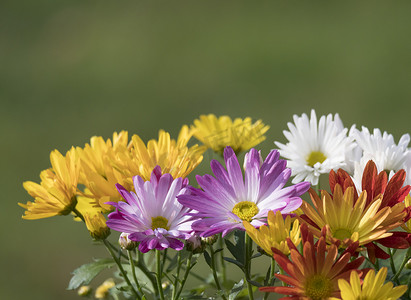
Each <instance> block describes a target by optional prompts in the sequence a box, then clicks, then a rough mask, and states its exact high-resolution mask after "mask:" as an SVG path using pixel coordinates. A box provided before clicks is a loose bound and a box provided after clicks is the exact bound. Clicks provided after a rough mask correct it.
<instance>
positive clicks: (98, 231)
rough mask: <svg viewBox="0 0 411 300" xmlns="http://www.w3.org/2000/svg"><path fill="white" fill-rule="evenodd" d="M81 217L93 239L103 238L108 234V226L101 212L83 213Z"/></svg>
mask: <svg viewBox="0 0 411 300" xmlns="http://www.w3.org/2000/svg"><path fill="white" fill-rule="evenodd" d="M83 217H84V222H85V223H86V226H87V229H88V231H89V232H90V235H91V237H92V238H93V239H96V240H104V239H106V238H107V237H108V236H109V235H110V228H108V227H107V224H106V218H105V217H104V216H103V214H102V213H85V214H84V215H83Z"/></svg>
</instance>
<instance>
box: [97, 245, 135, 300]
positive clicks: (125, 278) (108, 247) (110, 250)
mask: <svg viewBox="0 0 411 300" xmlns="http://www.w3.org/2000/svg"><path fill="white" fill-rule="evenodd" d="M103 243H104V245H105V246H106V248H107V250H108V252H109V253H110V255H111V257H112V258H113V259H114V261H115V262H116V264H117V266H118V269H119V270H120V273H121V274H122V275H123V278H124V280H125V281H126V283H127V285H128V286H129V287H130V288H131V291H132V292H133V294H134V295H135V296H136V298H137V299H141V297H140V295H139V294H138V293H137V291H136V290H135V289H134V287H133V285H132V284H131V282H130V280H129V279H128V277H127V273H126V271H124V269H123V266H122V265H121V261H120V260H119V259H118V258H117V256H116V255H115V253H114V252H113V250H112V249H111V248H110V245H109V243H108V242H107V240H103Z"/></svg>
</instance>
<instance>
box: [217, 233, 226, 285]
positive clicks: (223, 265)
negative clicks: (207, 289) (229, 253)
mask: <svg viewBox="0 0 411 300" xmlns="http://www.w3.org/2000/svg"><path fill="white" fill-rule="evenodd" d="M218 242H219V247H220V248H221V249H223V250H221V251H220V262H221V274H222V276H223V284H224V283H226V282H227V272H226V269H225V260H224V238H223V237H222V236H221V235H220V236H219V238H218Z"/></svg>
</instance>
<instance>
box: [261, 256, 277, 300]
mask: <svg viewBox="0 0 411 300" xmlns="http://www.w3.org/2000/svg"><path fill="white" fill-rule="evenodd" d="M274 272H275V260H274V258H273V257H271V266H270V281H269V282H268V284H269V285H270V286H272V285H274V282H275V277H274ZM269 295H270V293H269V292H266V293H264V298H263V299H264V300H267V299H268V296H269Z"/></svg>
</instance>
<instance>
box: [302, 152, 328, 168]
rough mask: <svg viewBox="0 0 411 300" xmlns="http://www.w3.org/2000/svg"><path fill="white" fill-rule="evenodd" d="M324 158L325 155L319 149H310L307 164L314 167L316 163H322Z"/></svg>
mask: <svg viewBox="0 0 411 300" xmlns="http://www.w3.org/2000/svg"><path fill="white" fill-rule="evenodd" d="M326 159H327V157H326V156H325V155H324V153H322V152H321V151H312V152H311V153H310V155H308V157H307V164H308V165H309V166H310V167H314V165H315V164H316V163H318V162H319V163H322V162H323V161H324V160H326Z"/></svg>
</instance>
